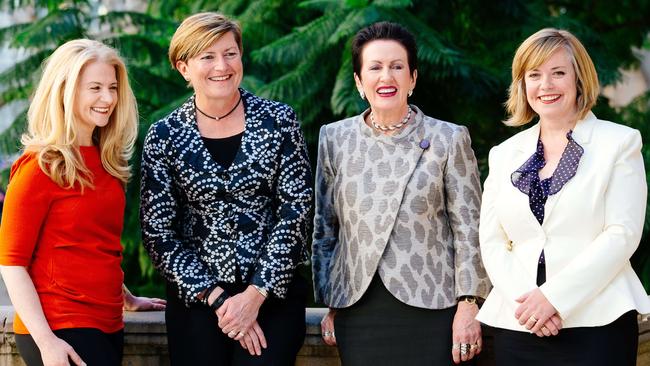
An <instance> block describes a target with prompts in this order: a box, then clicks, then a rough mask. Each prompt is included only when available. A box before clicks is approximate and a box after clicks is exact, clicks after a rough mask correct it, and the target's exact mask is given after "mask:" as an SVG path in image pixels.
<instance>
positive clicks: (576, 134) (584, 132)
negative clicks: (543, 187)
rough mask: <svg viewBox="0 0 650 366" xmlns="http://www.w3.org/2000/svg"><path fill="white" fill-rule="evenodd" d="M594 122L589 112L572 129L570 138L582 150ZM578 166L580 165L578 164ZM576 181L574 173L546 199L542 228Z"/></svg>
mask: <svg viewBox="0 0 650 366" xmlns="http://www.w3.org/2000/svg"><path fill="white" fill-rule="evenodd" d="M595 120H596V116H595V115H594V114H593V113H592V112H589V113H588V114H587V116H586V117H585V118H584V119H582V120H580V121H578V123H576V126H575V128H574V129H573V134H572V137H573V139H574V140H575V142H576V143H578V145H580V146H582V148H584V149H585V151H586V147H585V145H587V144H589V142H590V141H591V133H592V131H593V128H594V125H595V123H594V121H595ZM583 160H584V157H583V158H582V159H581V162H582V161H583ZM579 165H582V164H580V163H579ZM578 169H580V166H578ZM576 179H579V176H578V175H577V173H576V176H575V177H573V178H572V179H570V180H569V181H568V182H567V183H566V184H565V186H564V187H562V189H560V190H559V191H558V192H557V193H556V194H553V195H550V196H549V197H548V199H547V200H546V204H545V205H544V223H543V224H542V227H545V226H546V223H547V222H548V221H549V218H550V217H551V213H552V212H553V209H554V208H555V206H556V205H557V202H558V201H559V199H560V197H561V196H562V194H563V193H564V192H565V191H566V190H567V189H568V188H570V186H571V183H572V182H574V181H575V180H576Z"/></svg>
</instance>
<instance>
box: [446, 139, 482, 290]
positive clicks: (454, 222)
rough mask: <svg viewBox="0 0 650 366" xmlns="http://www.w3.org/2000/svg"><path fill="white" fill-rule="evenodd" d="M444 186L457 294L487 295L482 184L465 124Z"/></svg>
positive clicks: (453, 148) (453, 141)
mask: <svg viewBox="0 0 650 366" xmlns="http://www.w3.org/2000/svg"><path fill="white" fill-rule="evenodd" d="M444 189H445V206H446V210H447V216H448V217H449V226H450V227H451V231H452V234H453V237H454V239H453V240H454V242H453V245H454V251H455V256H454V258H455V263H454V270H455V283H456V289H455V293H456V297H458V296H462V295H473V296H479V297H482V298H486V297H487V294H488V291H489V288H490V281H489V280H488V277H487V273H485V269H484V268H483V264H482V263H481V253H480V251H479V241H478V223H479V212H480V206H481V186H480V180H479V176H478V167H477V165H476V158H475V157H474V151H473V150H472V145H471V141H470V138H469V133H468V132H467V129H466V128H465V127H461V129H460V130H458V132H457V133H454V134H453V135H452V139H451V141H450V146H449V155H448V158H447V164H446V168H445V172H444Z"/></svg>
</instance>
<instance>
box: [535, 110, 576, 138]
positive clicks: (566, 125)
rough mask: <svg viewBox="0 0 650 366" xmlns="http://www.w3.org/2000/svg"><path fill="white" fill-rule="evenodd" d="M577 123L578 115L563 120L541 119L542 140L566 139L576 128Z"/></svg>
mask: <svg viewBox="0 0 650 366" xmlns="http://www.w3.org/2000/svg"><path fill="white" fill-rule="evenodd" d="M577 122H578V117H577V115H576V114H573V115H572V116H568V117H567V116H565V117H563V118H543V119H542V118H540V120H539V126H540V136H541V137H542V138H546V137H548V138H555V137H565V136H566V134H567V132H569V131H570V130H573V129H574V128H575V126H576V123H577Z"/></svg>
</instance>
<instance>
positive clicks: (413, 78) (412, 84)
mask: <svg viewBox="0 0 650 366" xmlns="http://www.w3.org/2000/svg"><path fill="white" fill-rule="evenodd" d="M417 80H418V70H413V74H411V90H413V89H415V82H416V81H417Z"/></svg>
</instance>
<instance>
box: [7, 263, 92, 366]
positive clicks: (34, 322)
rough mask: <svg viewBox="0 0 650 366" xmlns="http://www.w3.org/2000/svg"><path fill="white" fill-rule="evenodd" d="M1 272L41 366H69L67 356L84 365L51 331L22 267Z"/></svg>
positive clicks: (30, 281) (8, 268)
mask: <svg viewBox="0 0 650 366" xmlns="http://www.w3.org/2000/svg"><path fill="white" fill-rule="evenodd" d="M0 272H2V279H3V280H4V282H5V285H6V286H7V292H8V293H9V297H10V298H11V303H12V304H13V306H14V309H16V312H17V313H18V315H20V319H21V320H22V321H23V323H25V326H26V327H27V329H28V330H29V334H30V335H31V336H32V338H33V339H34V342H35V343H36V345H37V346H38V349H39V350H40V351H41V357H42V359H43V364H44V365H46V366H47V365H68V357H70V359H71V360H72V361H73V362H74V363H75V364H76V365H79V366H81V365H85V363H84V362H83V361H82V360H81V357H79V355H78V354H77V353H76V352H75V351H74V349H72V347H71V346H70V345H69V344H68V343H66V342H65V341H64V340H62V339H60V338H58V337H57V336H56V335H55V334H54V333H53V332H52V330H51V329H50V326H49V325H48V323H47V319H45V315H44V314H43V308H42V307H41V303H40V301H39V299H38V294H37V293H36V289H35V288H34V283H33V282H32V279H31V278H30V277H29V274H28V273H27V270H26V269H25V267H21V266H2V267H1V268H0Z"/></svg>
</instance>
